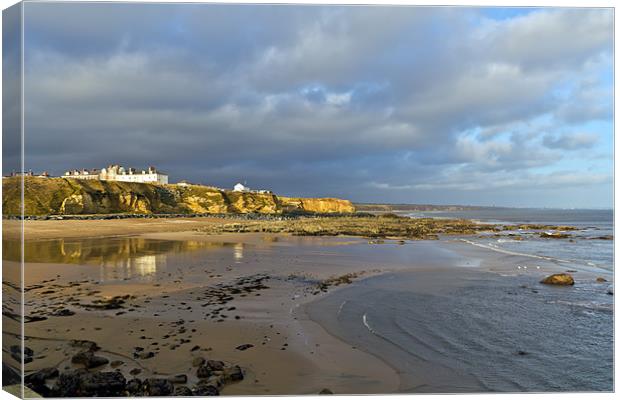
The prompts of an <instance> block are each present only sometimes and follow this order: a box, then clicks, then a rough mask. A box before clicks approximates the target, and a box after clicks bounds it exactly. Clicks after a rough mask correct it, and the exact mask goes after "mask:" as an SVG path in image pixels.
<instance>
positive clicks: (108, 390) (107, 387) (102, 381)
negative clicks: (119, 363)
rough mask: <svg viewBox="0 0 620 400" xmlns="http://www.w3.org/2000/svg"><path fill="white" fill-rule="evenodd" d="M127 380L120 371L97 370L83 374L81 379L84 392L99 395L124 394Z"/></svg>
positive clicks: (81, 387)
mask: <svg viewBox="0 0 620 400" xmlns="http://www.w3.org/2000/svg"><path fill="white" fill-rule="evenodd" d="M126 383H127V381H126V380H125V377H124V376H123V374H121V373H120V372H118V371H111V372H95V373H92V374H87V375H83V376H82V379H81V381H80V389H81V390H82V394H85V395H89V396H97V397H110V396H122V395H123V392H124V390H125V385H126Z"/></svg>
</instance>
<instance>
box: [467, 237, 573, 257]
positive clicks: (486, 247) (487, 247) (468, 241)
mask: <svg viewBox="0 0 620 400" xmlns="http://www.w3.org/2000/svg"><path fill="white" fill-rule="evenodd" d="M460 240H461V241H462V242H465V243H468V244H470V245H472V246H476V247H481V248H483V249H487V250H492V251H496V252H498V253H504V254H509V255H513V256H521V257H530V258H537V259H539V260H546V261H552V262H558V263H572V261H569V260H563V259H561V258H556V257H550V256H541V255H538V254H528V253H520V252H518V251H511V250H506V249H502V248H500V247H497V246H494V245H485V244H482V243H476V242H473V241H471V240H467V239H463V238H461V239H460Z"/></svg>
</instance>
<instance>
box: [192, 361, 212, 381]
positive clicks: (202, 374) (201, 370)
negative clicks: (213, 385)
mask: <svg viewBox="0 0 620 400" xmlns="http://www.w3.org/2000/svg"><path fill="white" fill-rule="evenodd" d="M196 376H197V377H198V378H208V377H210V376H211V369H209V368H208V367H207V366H206V365H205V364H203V365H201V366H200V367H198V371H196Z"/></svg>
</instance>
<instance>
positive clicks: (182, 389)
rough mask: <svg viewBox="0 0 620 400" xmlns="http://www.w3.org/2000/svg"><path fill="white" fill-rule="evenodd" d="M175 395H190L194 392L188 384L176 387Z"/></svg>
mask: <svg viewBox="0 0 620 400" xmlns="http://www.w3.org/2000/svg"><path fill="white" fill-rule="evenodd" d="M174 395H175V396H183V397H189V396H193V395H194V393H193V392H192V391H191V389H190V388H188V387H187V386H177V387H176V388H175V389H174Z"/></svg>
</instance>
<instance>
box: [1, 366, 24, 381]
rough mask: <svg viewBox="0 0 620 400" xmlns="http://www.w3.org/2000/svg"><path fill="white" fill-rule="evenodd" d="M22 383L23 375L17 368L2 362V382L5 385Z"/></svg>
mask: <svg viewBox="0 0 620 400" xmlns="http://www.w3.org/2000/svg"><path fill="white" fill-rule="evenodd" d="M21 383H22V377H21V375H20V374H19V372H17V371H16V370H15V369H13V368H12V367H11V366H10V365H8V364H6V363H2V384H3V385H4V387H6V386H9V385H15V384H19V385H21Z"/></svg>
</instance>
